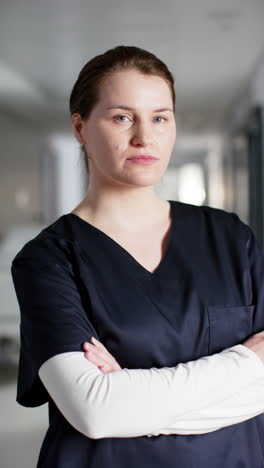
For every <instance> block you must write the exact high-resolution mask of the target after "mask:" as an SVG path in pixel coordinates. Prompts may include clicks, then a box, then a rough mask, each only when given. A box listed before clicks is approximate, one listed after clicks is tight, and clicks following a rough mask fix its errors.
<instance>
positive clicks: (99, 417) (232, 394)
mask: <svg viewBox="0 0 264 468" xmlns="http://www.w3.org/2000/svg"><path fill="white" fill-rule="evenodd" d="M39 376H40V378H41V380H42V382H43V384H44V386H45V387H46V389H47V391H48V393H49V394H50V396H51V398H52V399H53V401H54V402H55V404H56V405H57V407H58V408H59V410H60V411H61V413H62V414H63V415H64V417H65V418H66V419H67V420H68V422H69V423H70V424H71V425H72V426H73V427H74V428H75V429H77V430H78V431H79V432H81V433H83V434H84V435H86V436H87V437H90V438H93V439H100V438H103V437H140V436H145V435H147V436H149V437H150V436H157V435H160V434H203V433H207V432H212V431H215V430H217V429H220V428H221V427H225V426H230V425H232V424H236V423H239V422H242V421H245V420H247V419H250V418H252V417H255V416H257V415H259V414H261V413H263V412H264V363H263V361H262V360H261V359H260V358H259V356H258V355H257V354H256V353H255V352H254V351H252V350H250V349H249V348H247V347H246V346H244V345H241V344H238V345H235V346H233V347H231V348H227V349H225V350H223V351H221V352H220V353H217V354H213V355H211V356H204V357H202V358H200V359H197V360H194V361H189V362H187V363H180V364H178V365H176V366H175V367H163V368H155V367H153V368H150V369H127V368H123V369H122V370H120V371H115V372H109V373H106V374H104V373H102V372H101V371H100V370H99V369H98V367H97V366H96V365H95V364H93V363H92V362H90V361H88V360H87V359H86V358H85V356H84V353H82V352H79V351H74V352H66V353H60V354H57V355H55V356H53V357H51V358H50V359H48V360H47V361H46V362H44V363H43V364H42V366H41V367H40V369H39Z"/></svg>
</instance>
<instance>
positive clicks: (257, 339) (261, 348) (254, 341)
mask: <svg viewBox="0 0 264 468" xmlns="http://www.w3.org/2000/svg"><path fill="white" fill-rule="evenodd" d="M241 344H242V345H244V346H246V347H247V348H249V349H251V350H252V351H254V352H255V353H256V354H257V355H258V356H259V357H260V359H261V360H262V361H263V364H264V331H261V332H258V333H255V334H254V335H251V336H250V337H249V338H248V339H247V340H246V341H244V343H241Z"/></svg>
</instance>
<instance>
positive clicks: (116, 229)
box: [12, 46, 264, 468]
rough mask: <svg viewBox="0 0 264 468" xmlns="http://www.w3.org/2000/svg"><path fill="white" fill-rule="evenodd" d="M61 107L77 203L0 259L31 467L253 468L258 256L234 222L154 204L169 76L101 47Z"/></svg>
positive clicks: (128, 51)
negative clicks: (81, 168)
mask: <svg viewBox="0 0 264 468" xmlns="http://www.w3.org/2000/svg"><path fill="white" fill-rule="evenodd" d="M70 111H71V119H72V127H73V131H74V134H75V136H76V138H77V140H78V142H79V143H80V144H81V145H82V149H83V152H84V157H85V162H86V168H87V171H88V172H89V176H90V178H89V186H88V190H87V194H86V196H85V198H84V199H83V200H82V201H81V203H80V204H79V205H78V206H77V207H76V208H75V209H74V210H73V211H72V212H71V213H67V214H65V215H63V216H61V217H60V218H59V219H57V220H56V221H55V222H54V223H53V224H51V225H50V226H48V227H47V228H45V229H44V230H43V231H41V232H40V233H39V234H38V236H36V237H35V238H34V239H31V240H30V241H29V242H27V243H26V244H25V245H24V247H23V248H22V249H21V250H20V252H18V254H17V255H16V257H15V258H14V260H13V262H12V275H13V281H14V286H15V289H16V294H17V298H18V302H19V305H20V312H21V349H20V361H19V376H18V388H17V401H18V403H20V404H21V405H23V406H29V407H32V406H39V405H42V404H44V403H46V402H48V405H49V421H50V425H49V428H48V431H47V433H46V436H45V439H44V441H43V445H42V447H41V451H40V455H39V460H38V465H37V467H38V468H46V467H51V466H52V467H53V468H66V467H67V468H73V467H78V468H88V467H89V468H99V467H100V468H102V467H105V468H106V467H112V466H114V467H115V468H119V467H120V468H121V467H122V468H123V467H124V466H126V467H127V468H135V467H136V466H139V467H142V468H148V467H151V468H161V467H166V468H172V467H176V466H177V467H180V468H191V467H195V468H212V467H214V468H220V467H221V468H222V467H223V466H225V468H238V467H239V468H249V467H250V468H252V467H254V468H260V467H263V466H264V449H263V444H262V443H261V439H262V438H263V436H264V416H263V414H262V413H263V412H264V399H263V398H261V394H262V391H263V388H264V366H263V361H264V344H263V341H264V336H263V335H264V333H263V332H262V331H261V330H262V329H263V328H264V314H263V305H264V297H263V291H264V289H263V272H264V261H263V256H262V253H261V251H260V249H259V247H258V245H257V243H256V240H255V238H254V235H253V233H252V231H251V229H250V228H249V227H248V226H247V225H246V224H245V223H243V222H242V221H241V220H240V219H239V218H238V216H237V215H235V214H234V213H227V212H225V211H224V210H219V209H216V208H211V207H206V206H201V207H198V206H193V205H189V204H184V203H180V202H176V201H171V200H170V201H164V200H161V199H160V198H159V197H158V196H157V195H156V194H155V192H154V185H155V184H156V183H157V182H158V181H159V179H160V178H161V177H162V175H163V174H164V171H165V170H166V168H167V166H168V163H169V160H170V156H171V153H172V149H173V146H174V143H175V139H176V123H175V93H174V80H173V76H172V74H171V73H170V72H169V70H168V69H167V67H166V65H165V64H164V63H163V62H162V61H161V60H159V59H158V58H157V57H155V56H154V55H153V54H151V53H149V52H148V51H145V50H143V49H140V48H137V47H128V46H119V47H115V48H114V49H110V50H108V51H106V52H105V53H104V54H102V55H99V56H97V57H94V58H93V59H92V60H90V61H89V62H88V63H87V64H86V65H85V66H84V67H83V69H82V71H81V72H80V74H79V77H78V79H77V81H76V83H75V85H74V87H73V90H72V93H71V97H70ZM146 155H147V157H149V155H151V157H152V159H148V160H146V159H144V157H145V158H146ZM142 157H143V159H144V160H143V159H142ZM69 183H70V181H69ZM250 335H252V336H250ZM91 337H93V338H91ZM90 338H91V341H90ZM89 341H90V343H89ZM154 436H155V437H154Z"/></svg>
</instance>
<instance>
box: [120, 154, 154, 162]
mask: <svg viewBox="0 0 264 468" xmlns="http://www.w3.org/2000/svg"><path fill="white" fill-rule="evenodd" d="M127 159H128V160H130V159H132V160H133V159H141V160H144V161H149V160H153V159H155V160H157V159H159V158H156V157H155V156H152V155H151V154H134V155H133V156H130V158H127Z"/></svg>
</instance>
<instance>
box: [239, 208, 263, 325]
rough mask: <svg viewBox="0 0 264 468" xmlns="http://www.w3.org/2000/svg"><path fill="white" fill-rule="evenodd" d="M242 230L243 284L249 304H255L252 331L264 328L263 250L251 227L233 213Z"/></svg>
mask: <svg viewBox="0 0 264 468" xmlns="http://www.w3.org/2000/svg"><path fill="white" fill-rule="evenodd" d="M235 218H236V220H237V221H238V222H239V225H240V228H242V232H243V236H242V237H243V248H244V250H245V253H246V262H247V264H246V269H245V273H244V279H243V280H244V286H245V287H246V290H247V293H248V298H249V302H248V303H250V304H253V305H254V306H255V309H254V315H253V330H252V332H253V333H258V332H260V331H262V330H264V252H263V249H262V248H261V246H260V244H259V242H258V240H257V239H256V236H255V234H254V232H253V231H252V229H251V227H250V226H248V225H247V224H246V223H245V222H244V221H242V220H241V219H240V218H239V216H237V215H235Z"/></svg>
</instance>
